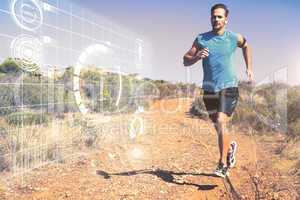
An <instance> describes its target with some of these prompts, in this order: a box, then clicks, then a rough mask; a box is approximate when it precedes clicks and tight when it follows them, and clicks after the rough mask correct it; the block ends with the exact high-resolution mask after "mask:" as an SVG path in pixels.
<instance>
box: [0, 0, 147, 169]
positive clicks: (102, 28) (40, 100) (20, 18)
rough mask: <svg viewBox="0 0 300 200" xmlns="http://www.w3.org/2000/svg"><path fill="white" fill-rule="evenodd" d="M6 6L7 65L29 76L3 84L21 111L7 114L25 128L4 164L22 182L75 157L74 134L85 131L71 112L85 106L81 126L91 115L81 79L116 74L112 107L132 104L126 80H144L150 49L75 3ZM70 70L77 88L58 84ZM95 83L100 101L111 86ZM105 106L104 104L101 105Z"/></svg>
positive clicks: (54, 0) (28, 1) (2, 53)
mask: <svg viewBox="0 0 300 200" xmlns="http://www.w3.org/2000/svg"><path fill="white" fill-rule="evenodd" d="M0 5H1V7H0V20H1V21H3V23H2V24H5V26H4V27H3V28H2V31H1V33H0V40H1V41H2V43H3V48H2V50H0V58H1V60H2V61H3V60H5V59H6V58H8V57H11V58H13V59H14V60H15V62H17V63H18V64H19V65H20V67H21V68H22V70H23V72H22V73H18V74H15V75H14V76H13V77H10V78H8V79H5V78H4V79H2V80H1V83H0V84H1V87H2V88H7V90H8V91H13V93H14V95H13V96H14V98H13V102H14V105H10V104H7V105H2V106H1V108H0V109H1V110H5V109H11V110H13V111H18V112H21V114H20V119H21V120H20V121H21V123H20V124H19V126H17V127H12V126H7V127H6V131H7V132H8V134H7V135H8V139H7V140H8V141H7V144H8V148H7V150H5V151H1V152H0V153H1V155H0V156H1V158H3V159H5V160H7V162H8V165H9V167H8V168H9V169H10V170H11V171H12V172H13V173H14V174H23V173H25V172H28V171H30V170H32V169H33V168H37V167H40V166H43V165H45V164H47V163H49V162H58V161H59V160H61V159H63V158H62V157H61V156H62V155H61V153H60V151H64V155H63V156H64V157H68V156H72V155H73V154H74V150H73V145H74V143H76V142H78V138H75V135H76V134H75V133H76V131H80V129H81V128H82V127H80V125H78V122H77V121H76V120H77V118H76V117H75V115H76V116H77V114H79V113H78V112H77V113H74V112H73V113H71V114H68V113H67V114H66V112H65V109H66V108H65V107H66V104H68V103H74V104H76V105H77V106H78V111H80V113H81V115H80V116H79V118H84V115H85V114H87V113H89V112H91V108H90V105H86V101H85V100H84V98H83V97H82V94H81V90H80V88H81V83H82V80H81V79H80V74H81V71H82V70H83V69H84V68H85V67H87V66H94V67H99V68H101V69H102V70H103V71H104V72H106V73H115V74H117V75H118V79H117V80H118V84H117V86H113V87H114V88H113V89H114V90H117V92H116V95H115V96H114V99H113V100H114V104H115V106H117V107H118V105H119V102H120V99H121V98H132V97H131V96H130V94H128V93H122V87H123V86H122V82H123V80H122V76H123V75H127V74H130V73H135V74H139V73H140V72H141V71H142V70H143V68H144V67H145V66H147V62H148V60H147V56H146V55H147V51H148V50H147V45H148V44H147V43H146V42H145V41H144V40H143V39H141V38H140V37H137V35H136V34H134V33H132V32H130V31H128V30H127V29H126V28H124V27H121V26H120V25H117V24H116V23H112V22H111V21H110V20H108V19H106V18H104V17H102V16H100V15H99V14H94V13H92V12H90V11H88V10H84V9H82V8H80V7H78V6H75V5H72V4H71V3H70V2H69V1H65V0H43V1H39V0H11V1H10V0H4V1H2V2H1V4H0ZM69 66H73V67H74V73H73V74H72V80H67V81H66V82H59V81H56V80H55V77H57V76H59V75H61V74H62V73H63V71H65V69H67V68H68V67H69ZM26 73H40V74H42V76H44V77H48V78H47V79H45V80H43V79H42V78H38V77H37V78H33V79H32V80H28V78H26ZM91 83H92V87H94V89H92V90H95V91H96V92H99V93H103V91H101V90H103V88H104V87H108V88H109V87H110V83H109V82H107V81H106V80H105V78H103V79H102V80H101V81H99V82H97V83H95V82H92V81H91ZM86 85H88V84H86ZM66 88H67V90H68V91H69V92H70V93H71V95H74V100H73V101H72V102H66V101H65V100H64V97H63V95H58V94H62V93H63V91H65V90H66ZM99 88H100V89H99ZM101 88H102V89H101ZM32 89H35V90H37V91H38V92H37V93H38V94H39V97H35V98H36V99H37V100H36V101H35V103H34V104H32V103H28V102H30V101H29V100H28V99H29V98H32V94H30V92H29V91H31V90H32ZM97 90H100V91H97ZM69 95H70V94H69ZM96 100H99V99H96ZM104 100H105V98H104V97H103V96H102V97H100V101H104ZM28 112H34V113H35V114H39V116H40V118H39V119H38V121H37V122H35V123H34V125H30V126H27V125H26V124H25V121H26V120H27V118H28V116H27V115H25V114H24V115H23V114H22V113H28ZM3 113H4V111H3ZM49 113H50V115H51V116H50V117H51V119H52V120H51V123H50V125H49V124H48V125H44V124H43V120H44V119H46V116H47V115H48V114H49ZM65 115H67V116H68V117H67V123H66V121H64V123H63V121H62V120H61V117H65ZM3 117H8V114H7V115H5V114H4V115H3ZM137 121H140V120H139V119H138V120H137V119H136V118H134V121H133V122H132V123H131V124H136V123H137ZM108 122H109V120H108ZM66 124H68V126H66ZM141 124H142V123H141ZM66 129H67V131H66ZM66 132H67V133H68V134H66ZM131 132H132V131H131ZM131 134H133V135H134V133H131ZM66 138H67V139H66ZM65 141H69V142H68V144H66V143H63V142H65Z"/></svg>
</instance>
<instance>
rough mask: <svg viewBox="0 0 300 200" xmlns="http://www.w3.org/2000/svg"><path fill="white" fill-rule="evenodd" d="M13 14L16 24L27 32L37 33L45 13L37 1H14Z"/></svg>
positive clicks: (12, 5)
mask: <svg viewBox="0 0 300 200" xmlns="http://www.w3.org/2000/svg"><path fill="white" fill-rule="evenodd" d="M11 13H12V17H13V19H14V20H15V22H16V24H17V25H18V26H20V27H21V28H22V29H25V30H27V31H35V30H36V29H38V28H39V27H40V26H41V25H42V23H43V12H42V9H41V7H40V5H39V4H38V2H37V1H36V0H14V1H13V2H12V4H11Z"/></svg>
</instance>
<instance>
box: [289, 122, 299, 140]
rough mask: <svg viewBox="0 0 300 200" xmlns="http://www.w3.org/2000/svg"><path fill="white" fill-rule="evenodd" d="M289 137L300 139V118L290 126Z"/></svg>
mask: <svg viewBox="0 0 300 200" xmlns="http://www.w3.org/2000/svg"><path fill="white" fill-rule="evenodd" d="M288 134H289V136H292V137H300V118H298V119H297V120H296V121H295V122H292V123H290V124H289V131H288Z"/></svg>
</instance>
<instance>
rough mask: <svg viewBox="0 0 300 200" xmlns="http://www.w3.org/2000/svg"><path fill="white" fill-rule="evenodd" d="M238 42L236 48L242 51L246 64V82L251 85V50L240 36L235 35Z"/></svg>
mask: <svg viewBox="0 0 300 200" xmlns="http://www.w3.org/2000/svg"><path fill="white" fill-rule="evenodd" d="M237 37H238V41H237V46H238V47H240V48H242V50H243V57H244V60H245V63H246V74H247V77H248V81H249V82H251V83H253V82H254V77H253V68H252V49H251V47H250V45H249V44H248V42H247V41H246V39H245V38H244V37H243V36H242V35H241V34H237Z"/></svg>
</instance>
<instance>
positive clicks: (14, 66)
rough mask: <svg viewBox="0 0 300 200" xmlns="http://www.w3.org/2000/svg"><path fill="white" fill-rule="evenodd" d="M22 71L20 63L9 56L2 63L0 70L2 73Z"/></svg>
mask: <svg viewBox="0 0 300 200" xmlns="http://www.w3.org/2000/svg"><path fill="white" fill-rule="evenodd" d="M20 71H22V70H21V68H20V66H19V64H18V63H17V62H16V61H15V59H13V58H7V59H5V60H4V61H3V63H2V64H1V65H0V72H2V73H17V72H20Z"/></svg>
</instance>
